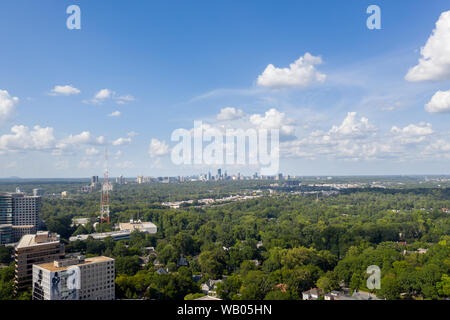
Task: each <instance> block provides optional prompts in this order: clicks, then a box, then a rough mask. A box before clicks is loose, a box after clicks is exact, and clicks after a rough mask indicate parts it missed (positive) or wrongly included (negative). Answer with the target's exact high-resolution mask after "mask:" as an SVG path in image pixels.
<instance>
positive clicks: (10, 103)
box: [0, 89, 19, 123]
mask: <svg viewBox="0 0 450 320" xmlns="http://www.w3.org/2000/svg"><path fill="white" fill-rule="evenodd" d="M18 103H19V98H17V97H11V96H10V95H9V93H8V91H6V90H1V89H0V123H2V122H4V121H6V120H9V119H10V118H11V117H12V115H13V114H14V111H15V110H16V105H17V104H18Z"/></svg>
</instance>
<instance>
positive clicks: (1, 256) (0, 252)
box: [0, 245, 12, 263]
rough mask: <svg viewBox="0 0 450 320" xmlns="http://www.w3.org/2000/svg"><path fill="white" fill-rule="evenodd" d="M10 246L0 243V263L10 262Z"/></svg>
mask: <svg viewBox="0 0 450 320" xmlns="http://www.w3.org/2000/svg"><path fill="white" fill-rule="evenodd" d="M11 254H12V248H11V247H6V246H3V245H0V263H10V262H11Z"/></svg>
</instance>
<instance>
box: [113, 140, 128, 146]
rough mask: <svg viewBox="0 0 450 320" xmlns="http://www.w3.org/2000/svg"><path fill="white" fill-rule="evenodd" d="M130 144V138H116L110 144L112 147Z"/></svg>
mask: <svg viewBox="0 0 450 320" xmlns="http://www.w3.org/2000/svg"><path fill="white" fill-rule="evenodd" d="M129 143H131V138H118V139H116V140H114V141H113V142H112V145H113V146H121V145H124V144H129Z"/></svg>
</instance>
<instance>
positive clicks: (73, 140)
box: [58, 131, 105, 148]
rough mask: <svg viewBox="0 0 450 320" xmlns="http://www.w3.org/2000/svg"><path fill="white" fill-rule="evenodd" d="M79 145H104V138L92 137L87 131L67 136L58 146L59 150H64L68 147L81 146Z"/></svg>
mask: <svg viewBox="0 0 450 320" xmlns="http://www.w3.org/2000/svg"><path fill="white" fill-rule="evenodd" d="M81 144H89V145H103V144H105V137H103V136H100V137H94V136H93V135H92V134H91V133H90V132H89V131H83V132H81V133H80V134H77V135H72V134H71V135H69V137H67V138H65V139H63V140H61V142H60V143H59V144H58V147H59V148H65V147H67V146H69V145H81Z"/></svg>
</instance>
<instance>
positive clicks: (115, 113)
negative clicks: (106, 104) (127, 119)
mask: <svg viewBox="0 0 450 320" xmlns="http://www.w3.org/2000/svg"><path fill="white" fill-rule="evenodd" d="M120 114H121V113H120V111H114V112H112V113H110V114H108V117H119V116H120Z"/></svg>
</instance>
